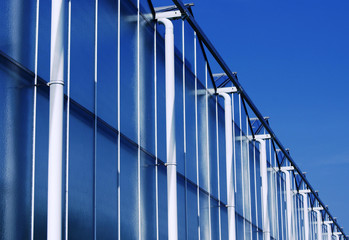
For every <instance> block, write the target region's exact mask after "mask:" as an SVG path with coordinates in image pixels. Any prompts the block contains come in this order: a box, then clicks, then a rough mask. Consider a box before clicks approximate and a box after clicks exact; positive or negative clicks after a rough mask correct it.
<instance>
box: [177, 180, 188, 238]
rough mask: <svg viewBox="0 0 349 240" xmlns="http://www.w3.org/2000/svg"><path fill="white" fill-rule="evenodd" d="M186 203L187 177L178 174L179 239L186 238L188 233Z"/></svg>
mask: <svg viewBox="0 0 349 240" xmlns="http://www.w3.org/2000/svg"><path fill="white" fill-rule="evenodd" d="M186 203H187V202H186V189H185V179H184V177H182V176H179V175H177V204H178V209H177V211H178V239H185V238H186V235H187V215H186V212H187V206H186Z"/></svg>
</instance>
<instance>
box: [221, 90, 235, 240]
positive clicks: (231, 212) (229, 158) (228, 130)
mask: <svg viewBox="0 0 349 240" xmlns="http://www.w3.org/2000/svg"><path fill="white" fill-rule="evenodd" d="M219 96H221V97H223V98H224V111H225V113H224V117H225V151H226V154H225V159H226V172H227V205H226V207H227V209H228V239H229V240H235V239H236V229H235V190H234V183H233V127H232V125H233V119H232V115H231V112H232V111H231V108H232V105H231V98H230V96H229V95H228V94H227V93H219Z"/></svg>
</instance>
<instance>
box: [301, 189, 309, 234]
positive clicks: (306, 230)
mask: <svg viewBox="0 0 349 240" xmlns="http://www.w3.org/2000/svg"><path fill="white" fill-rule="evenodd" d="M310 192H311V191H310V190H309V189H304V190H300V191H299V193H300V194H301V195H302V196H303V213H304V235H305V238H304V240H309V211H308V193H310Z"/></svg>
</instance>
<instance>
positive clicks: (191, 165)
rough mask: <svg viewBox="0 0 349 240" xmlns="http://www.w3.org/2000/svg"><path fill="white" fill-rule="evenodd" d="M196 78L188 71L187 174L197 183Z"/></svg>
mask: <svg viewBox="0 0 349 240" xmlns="http://www.w3.org/2000/svg"><path fill="white" fill-rule="evenodd" d="M194 83H195V82H194V76H193V74H192V73H191V72H189V71H188V70H187V71H186V75H185V86H186V90H185V122H186V123H185V124H186V143H187V148H186V150H187V152H186V158H185V161H186V174H187V178H188V179H190V180H191V181H193V182H195V183H196V132H195V85H194Z"/></svg>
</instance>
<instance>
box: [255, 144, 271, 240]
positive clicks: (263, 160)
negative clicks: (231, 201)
mask: <svg viewBox="0 0 349 240" xmlns="http://www.w3.org/2000/svg"><path fill="white" fill-rule="evenodd" d="M257 141H258V142H259V143H260V148H259V151H260V174H261V178H262V214H263V215H262V223H263V239H264V240H270V222H269V211H268V205H269V204H268V173H267V153H266V143H265V140H264V139H260V140H257Z"/></svg>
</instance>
